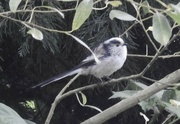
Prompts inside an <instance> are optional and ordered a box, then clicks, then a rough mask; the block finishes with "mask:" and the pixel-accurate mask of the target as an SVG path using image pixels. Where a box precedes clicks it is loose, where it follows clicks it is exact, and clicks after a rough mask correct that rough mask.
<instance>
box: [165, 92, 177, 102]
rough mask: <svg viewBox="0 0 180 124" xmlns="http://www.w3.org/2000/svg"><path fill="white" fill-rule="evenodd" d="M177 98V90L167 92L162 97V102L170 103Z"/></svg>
mask: <svg viewBox="0 0 180 124" xmlns="http://www.w3.org/2000/svg"><path fill="white" fill-rule="evenodd" d="M175 98H176V92H175V90H165V91H164V93H163V95H162V101H164V102H169V100H170V99H175Z"/></svg>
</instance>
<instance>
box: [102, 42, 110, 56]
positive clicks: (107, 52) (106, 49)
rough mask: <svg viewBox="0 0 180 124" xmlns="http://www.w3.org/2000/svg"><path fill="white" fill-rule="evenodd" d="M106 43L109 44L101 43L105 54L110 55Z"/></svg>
mask: <svg viewBox="0 0 180 124" xmlns="http://www.w3.org/2000/svg"><path fill="white" fill-rule="evenodd" d="M108 45H109V44H103V48H104V50H105V51H106V54H105V56H110V55H111V54H110V52H109V48H108Z"/></svg>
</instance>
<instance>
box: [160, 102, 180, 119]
mask: <svg viewBox="0 0 180 124" xmlns="http://www.w3.org/2000/svg"><path fill="white" fill-rule="evenodd" d="M163 103H164V104H165V105H166V107H165V109H166V110H167V111H168V112H171V113H174V114H176V115H177V116H178V117H179V118H180V108H179V107H177V106H173V105H171V104H169V103H166V102H163Z"/></svg>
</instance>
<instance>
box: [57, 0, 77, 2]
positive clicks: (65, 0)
mask: <svg viewBox="0 0 180 124" xmlns="http://www.w3.org/2000/svg"><path fill="white" fill-rule="evenodd" d="M57 1H62V2H72V1H77V0H57Z"/></svg>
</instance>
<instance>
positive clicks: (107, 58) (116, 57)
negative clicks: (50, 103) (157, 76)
mask: <svg viewBox="0 0 180 124" xmlns="http://www.w3.org/2000/svg"><path fill="white" fill-rule="evenodd" d="M94 53H95V54H96V56H97V57H98V59H99V60H100V63H96V62H95V60H94V58H93V56H92V55H91V56H88V57H87V58H86V59H84V60H83V61H82V63H81V64H79V65H78V66H76V67H74V68H73V69H71V70H70V71H67V72H65V73H62V74H59V75H57V76H54V77H52V78H50V79H48V80H46V81H44V82H42V83H39V84H37V85H35V86H33V87H32V88H36V87H44V86H46V85H48V84H50V83H52V82H55V81H58V80H60V79H62V78H65V77H67V76H71V75H74V74H77V73H80V75H93V76H95V77H97V78H103V77H108V76H110V75H111V74H113V73H114V72H116V71H117V70H119V69H120V68H121V67H122V66H123V64H124V62H125V60H126V57H127V47H126V45H125V43H124V41H123V40H122V39H121V38H119V37H114V38H111V39H109V40H106V41H105V42H103V43H101V44H100V45H99V46H98V47H96V48H95V49H94Z"/></svg>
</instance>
